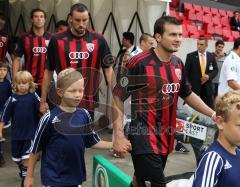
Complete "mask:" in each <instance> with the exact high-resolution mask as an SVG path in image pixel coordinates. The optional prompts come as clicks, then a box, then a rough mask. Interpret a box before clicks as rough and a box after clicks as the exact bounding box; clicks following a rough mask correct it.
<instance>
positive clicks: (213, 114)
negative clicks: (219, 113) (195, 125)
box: [211, 112, 216, 120]
mask: <svg viewBox="0 0 240 187" xmlns="http://www.w3.org/2000/svg"><path fill="white" fill-rule="evenodd" d="M215 118H216V112H213V113H212V115H211V119H212V120H214V119H215Z"/></svg>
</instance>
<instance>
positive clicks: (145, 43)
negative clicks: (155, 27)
mask: <svg viewBox="0 0 240 187" xmlns="http://www.w3.org/2000/svg"><path fill="white" fill-rule="evenodd" d="M154 40H155V39H154V38H153V36H152V35H151V34H148V33H143V34H142V35H141V36H140V38H139V46H137V48H136V50H135V51H133V52H132V53H131V56H135V55H137V54H139V53H141V52H143V51H146V50H148V49H151V48H152V47H153V44H154Z"/></svg>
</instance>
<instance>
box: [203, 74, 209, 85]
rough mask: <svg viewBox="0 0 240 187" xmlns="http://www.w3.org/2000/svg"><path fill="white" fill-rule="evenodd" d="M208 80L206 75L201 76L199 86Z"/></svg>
mask: <svg viewBox="0 0 240 187" xmlns="http://www.w3.org/2000/svg"><path fill="white" fill-rule="evenodd" d="M208 80H209V76H208V75H207V74H205V75H203V76H202V78H201V84H204V83H205V82H207V81H208Z"/></svg>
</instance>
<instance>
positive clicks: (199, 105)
mask: <svg viewBox="0 0 240 187" xmlns="http://www.w3.org/2000/svg"><path fill="white" fill-rule="evenodd" d="M184 100H185V102H186V103H187V104H188V105H189V106H190V107H192V108H193V109H194V110H196V111H198V112H200V113H202V114H204V115H207V116H209V117H211V118H213V119H214V118H215V116H214V115H215V112H214V111H213V110H212V109H211V108H210V107H208V106H207V105H206V104H205V103H204V102H203V101H202V99H201V98H200V97H199V96H197V95H196V94H195V93H194V92H192V93H191V94H190V95H189V96H187V97H186V98H184Z"/></svg>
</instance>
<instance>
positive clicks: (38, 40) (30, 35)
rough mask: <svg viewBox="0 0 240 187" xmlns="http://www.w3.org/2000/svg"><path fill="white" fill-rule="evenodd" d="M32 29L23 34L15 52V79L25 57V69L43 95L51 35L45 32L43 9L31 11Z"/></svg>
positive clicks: (39, 93) (37, 90) (38, 91)
mask: <svg viewBox="0 0 240 187" xmlns="http://www.w3.org/2000/svg"><path fill="white" fill-rule="evenodd" d="M31 21H32V28H31V31H29V32H27V33H24V34H21V35H20V37H19V39H18V42H17V48H16V49H15V51H14V56H15V58H14V60H13V77H14V76H15V75H16V73H17V72H18V71H19V70H20V60H21V57H22V56H23V55H24V59H25V64H24V67H23V69H24V70H27V71H29V72H30V73H31V74H32V76H33V79H34V82H35V83H37V84H38V87H37V89H36V92H37V93H38V95H41V86H42V81H43V74H44V69H45V63H46V61H47V46H48V43H49V40H50V38H51V34H50V33H49V32H46V31H45V30H44V26H45V21H46V13H45V12H44V10H42V9H38V8H37V9H33V10H32V11H31Z"/></svg>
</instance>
